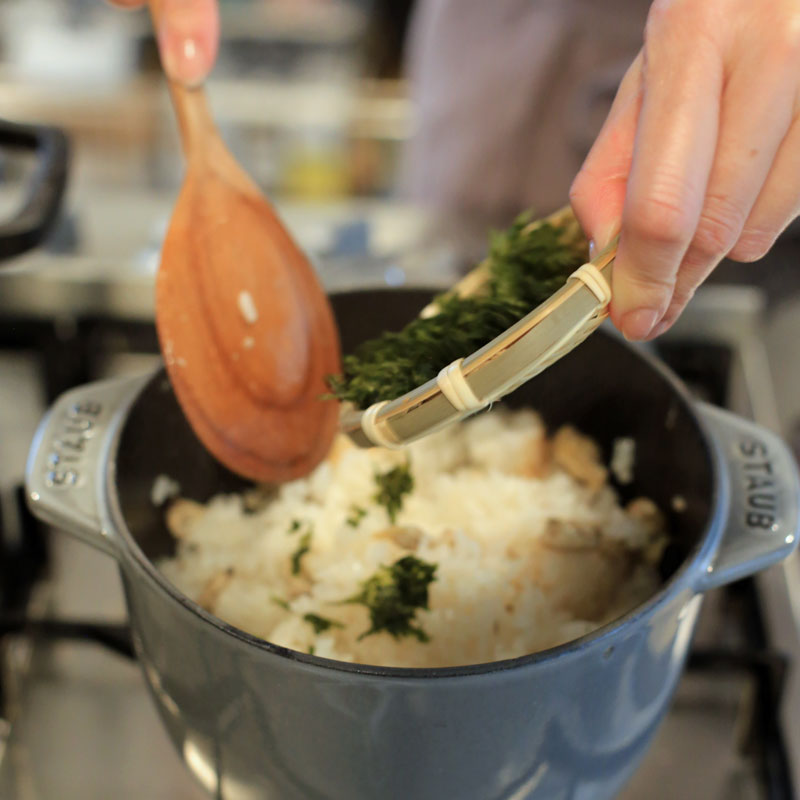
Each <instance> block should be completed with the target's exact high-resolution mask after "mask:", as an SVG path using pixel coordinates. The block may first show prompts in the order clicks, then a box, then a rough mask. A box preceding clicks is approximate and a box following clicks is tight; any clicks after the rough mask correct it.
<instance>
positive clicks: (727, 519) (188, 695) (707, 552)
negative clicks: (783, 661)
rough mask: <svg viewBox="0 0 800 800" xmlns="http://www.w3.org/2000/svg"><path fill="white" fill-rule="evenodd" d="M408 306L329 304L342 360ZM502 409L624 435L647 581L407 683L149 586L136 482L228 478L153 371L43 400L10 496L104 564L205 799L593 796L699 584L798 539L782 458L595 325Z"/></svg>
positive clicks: (683, 644) (690, 610)
mask: <svg viewBox="0 0 800 800" xmlns="http://www.w3.org/2000/svg"><path fill="white" fill-rule="evenodd" d="M426 300H427V295H426V294H425V293H421V292H415V291H413V290H400V291H376V292H366V293H350V294H344V295H339V296H338V297H334V298H333V302H334V308H335V310H336V312H337V316H338V320H339V324H340V327H341V332H342V338H343V344H344V347H345V351H348V350H350V349H351V348H352V347H353V345H354V344H355V343H357V342H358V341H360V340H362V339H364V338H366V337H369V336H372V335H375V334H377V333H379V332H380V331H382V330H384V329H387V328H388V329H392V328H397V327H399V326H400V325H402V324H403V323H404V322H405V321H406V320H408V319H410V318H411V317H413V316H414V315H415V313H416V312H417V311H418V309H419V308H421V307H423V306H424V305H425V302H426ZM508 402H509V403H510V404H512V405H530V406H532V407H534V408H536V409H537V410H539V411H540V412H541V413H542V414H543V416H544V418H545V420H546V421H547V423H548V424H549V425H552V426H557V425H559V424H561V423H562V422H567V421H568V422H572V423H573V424H575V425H576V426H578V427H579V428H580V429H582V430H583V431H585V432H586V433H588V434H590V435H592V436H593V437H594V438H595V439H597V441H598V442H599V443H600V444H601V446H602V447H603V449H604V452H605V456H606V457H608V456H609V454H610V450H611V446H612V442H613V441H614V439H615V438H617V437H620V436H631V437H633V438H634V439H635V440H636V452H637V458H636V466H635V480H634V484H633V485H632V486H627V487H618V489H619V491H620V494H621V495H622V497H623V499H627V498H629V497H633V496H637V495H645V496H647V497H651V498H653V499H654V500H656V502H658V504H659V506H660V507H661V508H662V509H664V510H665V511H666V512H667V513H668V516H669V523H670V530H671V544H670V546H669V547H668V548H667V551H666V553H665V555H664V559H663V562H662V564H661V570H662V574H663V577H664V584H663V587H662V589H661V590H660V591H659V592H658V594H656V595H655V596H654V597H652V598H651V599H650V600H649V601H648V602H647V603H645V604H644V605H642V606H640V607H639V608H636V609H635V610H634V611H633V612H631V613H630V614H628V615H627V616H625V617H623V618H621V619H619V620H617V621H615V622H614V623H612V624H610V625H607V626H605V627H604V628H601V629H600V630H598V631H596V632H595V633H593V634H591V635H588V636H585V637H583V638H581V639H578V640H576V641H574V642H571V643H569V644H567V645H564V646H561V647H558V648H555V649H552V650H549V651H546V652H542V653H536V654H534V655H530V656H526V657H523V658H517V659H514V660H511V661H504V662H498V663H491V664H478V665H474V666H466V667H459V668H449V669H429V670H422V669H416V670H409V669H387V668H380V667H372V666H362V665H357V664H344V663H339V662H334V661H329V660H325V659H321V658H317V657H314V656H311V655H307V654H304V653H298V652H294V651H290V650H286V649H283V648H281V647H276V646H274V645H272V644H270V643H268V642H266V641H263V640H261V639H258V638H255V637H253V636H250V635H248V634H247V633H244V632H243V631H241V630H238V629H236V628H234V627H232V626H230V625H228V624H226V623H225V622H222V621H221V620H219V619H217V618H215V617H214V616H212V615H210V614H209V613H207V612H206V611H204V610H203V609H201V608H200V607H199V606H197V605H196V604H195V603H193V602H192V601H191V600H189V599H187V598H186V597H184V596H183V595H181V594H180V593H179V592H178V591H177V590H176V589H174V588H173V587H172V586H171V585H170V584H169V583H167V581H166V580H165V579H164V578H162V577H161V575H160V574H159V572H158V571H157V570H156V568H155V567H154V566H153V560H154V559H156V558H158V557H159V556H162V555H165V554H167V553H169V552H170V551H171V548H172V546H173V543H172V539H171V537H170V536H169V533H168V532H167V530H166V528H165V525H164V520H163V514H162V510H161V509H158V508H156V507H155V506H154V505H153V504H152V502H151V500H150V492H151V488H152V485H153V481H154V479H155V478H156V476H158V475H161V474H165V475H168V476H170V477H171V478H173V479H175V480H177V481H178V482H179V483H180V485H181V487H182V490H183V493H184V495H186V496H189V497H193V498H196V499H199V500H205V499H207V498H209V497H210V496H211V495H212V494H215V493H217V492H219V491H223V490H228V489H231V488H234V487H236V486H238V485H241V484H240V482H239V481H238V479H237V478H235V477H234V476H232V475H231V474H229V473H227V472H226V471H225V470H223V469H222V468H221V467H220V466H219V465H218V464H217V463H216V462H215V461H214V460H213V459H212V458H211V457H210V456H209V455H208V454H207V453H206V452H205V450H204V449H203V448H202V446H201V445H200V444H199V443H198V441H197V440H196V439H195V437H194V435H193V434H192V432H191V430H190V429H189V428H188V426H187V424H186V422H185V420H184V418H183V416H182V414H181V413H180V410H179V408H178V406H177V403H176V401H175V398H174V396H173V394H172V392H171V389H170V387H169V384H168V382H167V380H166V378H165V375H164V373H163V372H158V373H157V374H156V375H154V376H148V377H146V378H141V379H124V380H115V381H108V382H103V383H95V384H90V385H87V386H84V387H82V388H79V389H75V390H73V391H71V392H68V393H67V394H65V395H63V396H62V397H61V398H60V399H59V400H58V401H56V403H55V404H54V406H53V408H52V409H51V411H50V412H49V413H48V415H47V417H46V418H45V419H44V421H43V422H42V424H41V426H40V429H39V431H38V433H37V436H36V439H35V441H34V444H33V448H32V451H31V456H30V459H29V463H28V474H27V492H28V497H29V501H30V504H31V506H32V508H33V510H34V512H35V513H36V514H37V515H39V516H40V517H42V518H43V519H45V520H47V521H50V522H52V523H54V524H55V525H57V526H59V527H61V528H64V529H66V530H68V531H71V532H72V533H74V534H76V535H78V536H80V537H82V538H83V539H85V540H86V541H88V542H89V543H91V544H93V545H95V546H97V547H100V548H102V549H104V550H106V551H107V552H108V553H109V554H110V555H111V556H113V557H114V558H115V559H116V560H117V561H118V563H119V567H120V571H121V574H122V578H123V583H124V586H125V592H126V597H127V602H128V609H129V612H130V620H131V626H132V629H133V634H134V642H135V646H136V651H137V653H138V656H139V660H140V662H141V666H142V670H143V672H144V675H145V678H146V681H147V683H148V685H149V687H150V689H151V690H152V696H153V699H154V701H155V703H156V705H157V707H158V710H159V712H160V714H161V717H162V719H163V721H164V724H165V725H166V727H167V729H168V730H169V733H170V735H171V737H172V739H173V741H174V742H175V745H176V747H177V748H178V750H179V751H180V753H181V754H182V756H183V759H184V760H185V762H186V764H187V766H188V767H189V769H190V770H191V771H192V772H193V773H194V775H195V776H196V777H197V779H198V780H199V781H200V782H201V783H202V784H203V785H204V786H205V787H207V789H208V790H209V792H210V794H212V795H213V796H215V797H221V798H226V800H238V799H239V798H253V799H256V798H257V799H258V800H561V799H562V798H563V800H567V799H568V798H569V799H570V800H578V799H579V798H580V799H581V800H583V799H584V798H593V800H602V798H611V797H613V796H614V795H615V794H616V793H617V792H618V791H619V789H620V787H621V786H622V785H623V784H624V782H625V781H626V779H627V778H628V777H629V776H630V775H631V773H632V772H633V771H634V770H635V769H636V766H637V764H638V763H639V761H640V759H641V758H642V756H643V755H644V753H645V751H646V750H647V747H648V744H649V742H650V741H651V739H652V737H653V734H654V733H655V731H656V729H657V727H658V725H659V722H660V720H661V719H662V717H663V715H664V713H665V711H666V709H667V707H668V705H669V702H670V698H671V696H672V693H673V690H674V689H675V685H676V683H677V681H678V679H679V677H680V675H681V670H682V668H683V664H684V661H685V659H686V655H687V650H688V648H689V644H690V640H691V637H692V631H693V628H694V625H695V621H696V619H697V614H698V611H699V609H700V604H701V601H702V596H703V592H704V591H705V590H707V589H709V588H711V587H715V586H719V585H721V584H723V583H726V582H729V581H733V580H736V579H738V578H740V577H743V576H745V575H747V574H749V573H752V572H754V571H756V570H759V569H762V568H764V567H766V566H768V565H770V564H773V563H775V562H776V561H778V560H780V559H781V558H783V557H785V556H786V555H788V554H789V553H790V552H791V550H792V549H793V547H794V545H795V544H796V537H797V532H798V530H797V529H798V496H799V495H798V476H797V471H796V467H795V463H794V460H793V458H792V456H791V455H790V453H789V451H788V450H787V448H786V447H785V445H784V444H783V442H782V441H781V440H780V439H779V438H778V437H776V436H775V435H773V434H772V433H770V432H769V431H767V430H764V429H763V428H760V427H757V426H755V425H753V424H752V423H750V422H747V421H745V420H744V419H741V418H738V417H736V416H733V415H731V414H729V413H727V412H725V411H721V410H718V409H716V408H712V407H710V406H707V405H703V404H700V403H696V402H693V401H692V400H690V399H688V397H687V396H686V394H685V392H684V391H683V389H682V388H681V386H680V385H679V384H678V382H677V381H676V380H675V378H673V377H672V376H671V375H670V374H669V373H668V372H667V371H666V370H665V369H664V368H663V367H661V366H659V365H658V364H656V363H655V362H654V361H652V360H650V359H649V358H647V357H646V356H644V355H642V354H641V353H640V352H638V351H636V350H635V349H633V348H631V347H629V346H628V345H627V344H625V343H624V342H623V341H621V340H620V339H618V338H617V337H614V336H609V335H607V334H605V333H604V332H602V331H601V332H599V333H597V334H595V335H594V336H592V337H590V339H589V340H587V341H586V342H585V343H584V344H582V345H581V346H580V347H578V348H577V349H576V350H575V351H573V352H572V353H571V354H569V355H568V356H567V357H566V358H564V359H563V360H561V361H559V362H558V363H556V364H555V365H554V366H552V367H551V368H550V369H548V370H547V371H546V372H544V373H543V374H542V375H540V376H539V377H538V378H536V379H534V380H533V381H531V382H530V383H528V384H527V385H526V386H524V387H523V388H522V389H520V390H519V391H517V392H516V393H515V394H514V395H513V396H512V397H511V398H509V401H508ZM674 498H680V502H677V503H675V502H673V500H674ZM676 509H680V510H676ZM455 624H464V625H469V620H468V619H466V620H460V621H458V622H457V623H455Z"/></svg>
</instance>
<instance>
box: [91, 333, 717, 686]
mask: <svg viewBox="0 0 800 800" xmlns="http://www.w3.org/2000/svg"><path fill="white" fill-rule="evenodd" d="M596 335H597V334H596ZM599 335H601V336H602V335H605V336H613V337H614V338H615V339H617V341H618V343H619V344H620V346H623V347H630V348H631V349H632V350H633V351H634V354H635V355H636V356H637V357H638V358H640V359H641V360H642V361H643V362H644V363H645V365H646V366H647V367H648V368H650V369H652V370H655V371H656V372H657V373H658V374H659V375H660V376H661V378H662V379H664V381H665V382H666V383H667V384H668V386H669V388H670V390H671V391H672V393H673V396H674V397H675V399H676V400H678V402H680V403H681V404H683V406H684V407H685V409H686V410H687V411H688V412H689V413H690V415H691V417H692V419H693V420H694V422H695V424H696V425H697V428H698V430H699V432H700V434H701V436H702V437H703V441H704V443H705V446H706V452H707V453H708V455H709V460H710V467H711V479H712V481H711V485H712V496H711V512H710V513H709V518H708V520H707V523H706V527H705V530H704V533H703V534H702V536H701V537H700V539H699V541H698V542H697V544H696V545H695V546H694V547H693V548H692V550H691V551H690V552H689V553H688V555H687V556H686V558H685V559H684V560H683V562H682V563H681V565H680V566H679V567H678V569H676V570H675V572H674V573H673V574H672V575H671V576H670V577H669V578H668V579H667V580H666V581H665V582H664V583H663V584H662V585H661V587H660V588H659V589H658V591H657V592H656V593H655V594H654V595H652V596H651V597H650V598H649V599H648V600H647V601H645V602H644V603H641V604H640V605H638V606H636V607H635V608H633V609H631V610H630V611H629V612H628V613H626V614H624V615H623V616H621V617H618V618H617V619H615V620H613V621H612V622H609V623H607V624H606V625H602V626H601V627H599V628H596V629H595V630H593V631H591V632H590V633H587V634H584V635H583V636H580V637H578V638H577V639H572V640H570V641H569V642H565V643H563V644H560V645H557V646H555V647H550V648H548V649H546V650H539V651H537V652H535V653H529V654H526V655H523V656H517V657H515V658H510V659H503V660H501V661H488V662H481V663H478V664H465V665H459V666H452V667H383V666H377V665H373V664H359V663H354V662H348V661H338V660H335V659H330V658H323V657H321V656H316V655H311V654H309V653H303V652H300V651H299V650H292V649H291V648H288V647H283V646H281V645H277V644H273V643H272V642H269V641H267V640H266V639H261V638H260V637H258V636H255V635H253V634H251V633H248V632H247V631H244V630H242V629H241V628H237V627H236V626H234V625H231V624H230V623H228V622H225V620H222V619H220V618H219V617H216V616H214V615H213V614H211V613H210V612H208V611H206V610H205V609H204V608H202V607H201V606H199V605H198V604H197V603H195V602H194V601H193V600H191V599H190V598H189V597H187V596H186V595H184V594H183V593H182V592H181V591H179V590H178V589H177V588H176V587H175V586H173V585H172V584H171V583H170V582H169V581H168V580H167V579H166V577H164V575H163V574H162V573H161V572H160V570H159V569H158V568H157V567H156V566H155V564H153V562H152V561H151V560H150V559H149V558H148V557H147V555H145V553H144V552H143V551H142V549H141V548H140V546H139V544H138V542H137V541H136V539H135V538H134V537H133V535H132V534H131V532H130V530H129V529H128V526H127V523H126V522H125V519H124V517H123V514H122V509H121V508H120V505H119V498H118V495H117V492H116V453H117V449H118V446H119V440H120V437H121V434H122V430H123V428H124V425H125V422H126V420H127V417H128V413H129V411H130V409H131V408H132V407H133V405H134V403H135V402H136V401H137V400H138V398H139V396H140V395H141V393H142V392H143V391H144V389H145V387H146V386H148V385H149V383H150V380H152V378H151V379H150V380H148V381H145V382H144V383H142V384H141V385H140V386H139V387H138V388H137V390H136V391H135V392H132V393H131V397H130V398H129V399H128V402H127V403H125V404H124V405H123V406H122V407H120V408H119V410H118V412H117V415H116V417H115V419H114V423H113V424H114V430H113V434H112V435H111V436H110V437H109V440H108V443H107V445H106V447H105V451H104V453H103V455H102V458H101V464H105V465H106V469H104V473H105V481H104V483H103V490H104V495H105V496H104V498H103V499H104V501H105V503H104V504H103V506H102V509H103V513H104V514H105V515H106V516H108V517H109V518H110V519H109V522H110V526H111V529H112V530H113V531H114V533H115V538H116V544H117V547H116V552H117V558H118V560H119V562H120V564H122V563H124V562H130V563H132V564H133V565H134V566H135V567H136V568H137V570H138V571H139V573H140V574H142V575H143V577H146V578H147V579H148V580H149V581H150V582H151V583H153V584H154V585H155V586H156V587H157V589H158V590H159V591H160V592H161V593H162V594H164V595H166V596H167V597H168V598H169V599H170V600H172V601H175V602H177V603H178V604H179V605H180V606H181V607H182V608H183V609H185V610H186V611H189V612H190V613H192V614H194V615H195V616H196V617H198V618H199V619H200V620H201V621H203V622H206V623H209V624H210V625H212V626H213V627H214V628H216V629H217V630H219V631H221V632H222V633H225V634H227V635H229V636H231V637H233V638H234V639H237V640H238V641H240V642H242V643H244V644H247V645H250V646H253V647H256V648H257V649H259V650H262V651H266V652H267V653H270V654H271V655H274V656H278V657H280V658H285V659H287V660H289V661H293V662H295V663H298V664H301V665H303V666H305V667H310V668H312V669H316V670H321V671H323V672H327V671H329V670H333V671H335V672H345V673H349V674H356V675H363V676H365V677H376V678H390V679H401V678H402V679H409V678H411V679H414V680H425V679H434V678H436V679H441V678H473V677H477V676H480V675H486V674H490V673H497V672H506V671H510V670H515V669H520V668H524V667H530V666H534V665H537V664H541V663H547V662H554V661H556V660H558V659H560V658H567V657H569V656H570V655H573V654H576V653H578V652H581V651H584V650H586V649H588V648H590V647H593V646H596V645H598V644H600V643H604V642H605V641H606V640H609V639H612V638H615V637H616V636H617V635H618V634H620V633H622V632H623V631H624V629H626V628H629V627H630V626H631V625H634V624H636V623H638V622H640V621H641V620H644V619H646V618H648V617H650V616H652V615H653V614H654V613H655V612H656V611H657V610H658V609H659V608H661V607H662V606H664V605H666V604H667V603H668V602H669V601H670V600H671V599H672V598H673V597H674V596H676V595H677V594H678V593H679V592H680V591H681V590H684V589H689V591H690V592H691V593H692V595H694V594H695V593H697V590H696V588H695V586H694V585H693V583H692V576H694V575H696V574H698V573H701V572H703V571H704V570H705V569H706V567H707V566H708V564H709V563H710V561H711V558H712V557H713V555H714V553H715V552H716V550H717V547H718V545H719V540H720V538H721V536H722V531H723V527H724V520H725V517H726V515H725V513H720V506H723V507H727V504H728V502H729V489H728V487H727V485H724V484H723V483H722V481H721V480H720V476H721V475H722V474H723V465H722V458H721V455H720V453H719V451H718V448H717V446H716V444H715V440H714V438H713V437H712V436H711V434H710V432H709V430H708V427H707V425H706V423H705V421H704V420H703V418H702V417H701V416H700V415H699V414H698V413H697V411H696V409H695V403H694V401H693V400H692V398H691V397H690V395H689V392H688V390H687V389H686V387H685V386H684V385H683V383H682V382H681V381H680V379H679V378H678V377H677V376H676V375H675V374H674V373H673V372H672V370H671V369H669V367H667V366H666V365H665V364H663V363H662V362H661V361H659V360H657V359H656V358H655V357H654V356H652V355H650V354H649V353H646V352H643V351H642V350H640V349H638V348H632V347H631V346H630V345H629V344H628V343H626V342H625V341H624V340H622V339H619V338H618V337H616V336H615V335H614V334H612V333H609V332H607V331H605V330H601V331H600V332H599ZM162 369H163V368H162ZM722 510H723V511H724V510H725V509H724V508H723V509H722ZM126 577H127V576H126Z"/></svg>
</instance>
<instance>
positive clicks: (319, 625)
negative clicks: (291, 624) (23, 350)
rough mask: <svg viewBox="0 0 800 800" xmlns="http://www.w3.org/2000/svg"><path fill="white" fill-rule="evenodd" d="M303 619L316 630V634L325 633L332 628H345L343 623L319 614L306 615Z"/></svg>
mask: <svg viewBox="0 0 800 800" xmlns="http://www.w3.org/2000/svg"><path fill="white" fill-rule="evenodd" d="M303 619H304V620H305V621H306V622H307V623H308V624H309V625H310V626H311V627H312V628H313V629H314V633H325V631H327V630H329V629H330V628H344V625H342V623H341V622H337V621H336V620H335V619H328V618H327V617H320V616H318V615H317V614H306V615H305V616H304V617H303Z"/></svg>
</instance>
